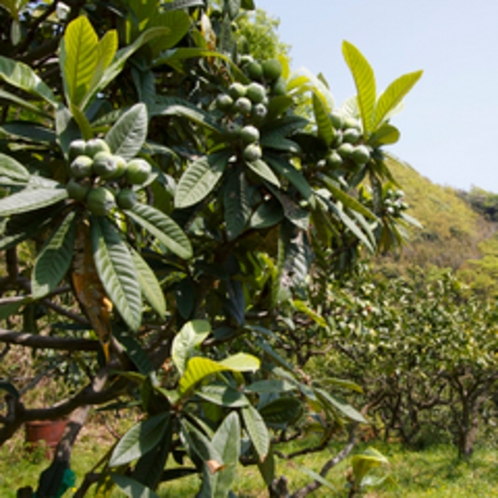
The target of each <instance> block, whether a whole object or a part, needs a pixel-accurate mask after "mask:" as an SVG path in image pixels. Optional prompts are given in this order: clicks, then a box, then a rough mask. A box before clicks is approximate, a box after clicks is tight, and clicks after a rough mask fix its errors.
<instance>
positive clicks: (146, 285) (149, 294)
mask: <svg viewBox="0 0 498 498" xmlns="http://www.w3.org/2000/svg"><path fill="white" fill-rule="evenodd" d="M131 257H132V259H133V264H134V265H135V269H136V270H137V275H138V281H139V282H140V289H141V291H142V295H143V297H144V298H145V300H146V301H147V302H148V303H149V304H150V305H151V307H152V309H153V310H154V311H155V312H156V313H157V314H158V315H159V317H161V318H163V317H164V316H165V315H166V300H165V299H164V293H163V291H162V289H161V286H160V285H159V282H158V280H157V277H156V275H155V273H154V272H153V271H152V269H151V268H150V266H149V265H148V264H147V263H146V262H145V260H144V259H143V258H142V256H140V254H138V253H137V252H136V251H135V250H131Z"/></svg>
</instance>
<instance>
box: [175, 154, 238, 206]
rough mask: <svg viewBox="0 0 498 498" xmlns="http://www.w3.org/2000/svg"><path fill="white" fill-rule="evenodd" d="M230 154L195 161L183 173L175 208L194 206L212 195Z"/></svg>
mask: <svg viewBox="0 0 498 498" xmlns="http://www.w3.org/2000/svg"><path fill="white" fill-rule="evenodd" d="M229 157H230V152H227V151H221V152H217V153H215V154H211V155H209V156H203V157H201V158H200V159H197V161H194V162H193V163H192V164H190V166H189V167H188V168H187V170H186V171H185V172H184V173H183V175H182V177H181V178H180V181H179V183H178V187H177V189H176V193H175V207H177V208H179V209H181V208H186V207H190V206H193V205H194V204H197V203H198V202H200V201H202V200H203V199H204V198H205V197H206V196H207V195H209V194H210V193H211V191H212V190H213V189H214V187H215V186H216V184H217V183H218V181H219V179H220V178H221V176H222V175H223V172H224V171H225V168H226V165H227V161H228V158H229Z"/></svg>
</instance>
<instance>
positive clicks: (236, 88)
mask: <svg viewBox="0 0 498 498" xmlns="http://www.w3.org/2000/svg"><path fill="white" fill-rule="evenodd" d="M228 94H229V95H230V97H232V99H234V100H236V99H238V98H240V97H245V95H246V86H245V85H243V84H242V83H238V82H235V83H232V84H231V85H230V86H229V87H228Z"/></svg>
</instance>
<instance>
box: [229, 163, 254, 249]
mask: <svg viewBox="0 0 498 498" xmlns="http://www.w3.org/2000/svg"><path fill="white" fill-rule="evenodd" d="M223 208H224V215H225V223H226V233H227V238H228V240H234V239H236V238H237V237H238V236H239V235H240V234H241V233H242V232H243V231H244V229H245V228H246V226H247V222H248V221H249V218H250V217H251V206H250V191H249V184H248V183H247V179H246V176H245V174H244V172H243V171H242V169H240V168H237V169H233V170H232V171H231V172H230V175H229V177H228V180H227V182H226V184H225V189H224V192H223Z"/></svg>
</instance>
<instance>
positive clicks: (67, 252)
mask: <svg viewBox="0 0 498 498" xmlns="http://www.w3.org/2000/svg"><path fill="white" fill-rule="evenodd" d="M74 220H75V212H74V211H71V212H70V213H69V214H68V215H67V216H66V218H65V219H64V220H63V221H62V223H61V224H60V225H59V226H58V228H57V229H56V230H55V232H54V233H53V234H52V236H51V237H50V238H49V239H48V240H47V242H46V243H45V245H44V246H43V248H42V250H41V251H40V253H39V254H38V257H37V258H36V261H35V265H34V267H33V272H32V274H31V293H32V295H33V298H34V299H39V298H40V297H43V296H45V295H47V294H48V293H49V292H52V291H53V290H54V289H55V288H56V287H57V285H58V284H59V282H60V281H61V280H62V278H63V277H64V275H65V274H66V272H67V270H68V269H69V267H70V266H71V261H72V259H73V250H74V241H75V237H76V224H75V222H74Z"/></svg>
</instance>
